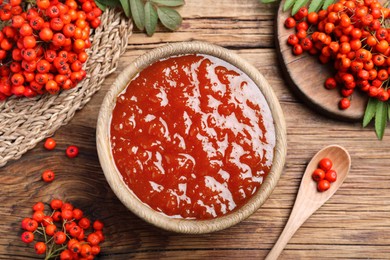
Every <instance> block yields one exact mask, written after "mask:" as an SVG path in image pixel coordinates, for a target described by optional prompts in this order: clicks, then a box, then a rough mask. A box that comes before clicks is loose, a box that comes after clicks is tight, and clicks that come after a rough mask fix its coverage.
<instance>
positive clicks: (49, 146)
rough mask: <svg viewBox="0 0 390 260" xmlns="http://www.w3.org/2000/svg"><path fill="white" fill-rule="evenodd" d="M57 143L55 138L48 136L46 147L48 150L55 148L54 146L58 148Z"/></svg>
mask: <svg viewBox="0 0 390 260" xmlns="http://www.w3.org/2000/svg"><path fill="white" fill-rule="evenodd" d="M56 145H57V143H56V141H55V140H54V139H53V138H47V139H46V141H45V144H44V147H45V148H46V150H49V151H51V150H54V148H56Z"/></svg>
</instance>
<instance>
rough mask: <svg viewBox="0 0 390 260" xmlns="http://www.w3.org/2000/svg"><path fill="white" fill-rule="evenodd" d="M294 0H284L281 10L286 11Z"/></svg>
mask: <svg viewBox="0 0 390 260" xmlns="http://www.w3.org/2000/svg"><path fill="white" fill-rule="evenodd" d="M294 3H295V0H286V2H284V5H283V12H286V11H287V10H289V9H291V7H292V6H293V5H294Z"/></svg>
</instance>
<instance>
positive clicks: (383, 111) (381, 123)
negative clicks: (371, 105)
mask: <svg viewBox="0 0 390 260" xmlns="http://www.w3.org/2000/svg"><path fill="white" fill-rule="evenodd" d="M387 110H388V106H387V104H386V103H385V102H378V104H377V105H376V113H375V132H376V135H377V137H378V139H379V140H382V138H383V134H384V133H385V129H386V125H387V117H388V114H387V113H388V111H387Z"/></svg>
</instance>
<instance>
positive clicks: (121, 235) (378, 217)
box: [0, 0, 390, 260]
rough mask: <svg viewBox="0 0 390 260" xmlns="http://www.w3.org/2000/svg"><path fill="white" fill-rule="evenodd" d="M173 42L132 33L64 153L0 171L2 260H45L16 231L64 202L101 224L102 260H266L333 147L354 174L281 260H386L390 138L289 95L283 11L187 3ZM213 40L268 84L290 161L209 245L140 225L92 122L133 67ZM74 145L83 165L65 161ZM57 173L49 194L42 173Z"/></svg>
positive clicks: (64, 141) (250, 1)
mask: <svg viewBox="0 0 390 260" xmlns="http://www.w3.org/2000/svg"><path fill="white" fill-rule="evenodd" d="M180 12H181V13H182V14H183V16H184V25H183V27H182V28H180V29H179V31H177V32H173V33H166V32H163V31H162V30H161V29H160V30H159V31H158V32H157V34H156V35H155V36H153V37H152V38H148V37H146V36H145V35H144V34H143V33H135V35H133V36H132V37H131V38H130V41H129V46H128V49H127V52H126V53H125V54H124V55H123V56H122V57H121V60H120V64H119V67H118V70H117V72H115V73H114V74H113V75H111V76H110V77H108V78H107V80H106V81H105V83H104V85H103V86H102V89H101V90H100V91H99V92H98V93H97V94H96V95H95V96H94V97H93V98H92V100H91V102H90V103H89V104H88V105H86V107H85V108H84V109H83V110H82V111H80V112H78V113H77V114H76V116H75V117H74V119H73V120H72V121H71V123H70V124H69V125H67V126H64V127H62V128H61V129H60V130H59V131H58V132H57V133H56V134H55V135H54V137H55V139H56V140H57V143H58V148H56V150H54V151H52V152H48V151H45V150H44V148H43V144H42V143H40V144H39V145H38V146H37V147H36V148H34V149H33V150H31V151H29V152H28V153H27V154H25V155H24V156H23V157H22V158H21V159H20V160H18V161H16V162H11V163H10V164H9V165H7V166H6V167H4V168H1V169H0V259H16V260H19V259H20V260H22V259H23V260H27V259H40V258H38V257H37V256H36V255H35V253H33V251H34V250H33V248H32V245H29V246H26V245H25V244H23V243H22V242H21V241H20V239H19V236H20V234H21V233H22V232H21V229H20V221H21V220H22V219H23V218H24V217H25V216H28V215H29V214H31V206H32V205H33V203H35V202H37V201H40V200H42V201H45V202H47V201H49V200H50V199H51V198H53V197H60V198H62V199H64V200H67V201H70V202H73V203H74V204H75V205H77V206H78V207H80V208H82V209H84V210H85V212H86V214H87V215H89V216H90V217H91V218H92V219H96V218H99V219H102V220H103V221H104V222H105V224H106V228H105V234H106V241H105V242H104V243H103V244H102V254H101V257H100V259H114V260H116V259H118V260H122V259H263V258H264V257H265V256H266V255H267V253H268V252H269V250H270V249H271V248H272V246H273V244H274V243H275V242H276V240H277V237H278V236H279V234H280V233H281V232H282V229H283V227H284V225H285V224H286V222H287V218H288V216H289V214H290V211H291V208H292V206H293V204H294V200H295V196H296V194H297V190H298V187H299V184H300V181H301V177H302V174H303V172H304V170H305V168H306V164H307V163H308V161H309V160H310V158H311V157H312V156H313V155H314V154H315V153H316V152H317V151H318V150H319V149H321V148H322V147H324V146H327V145H329V144H339V145H342V146H344V147H345V148H346V149H347V150H348V151H349V152H350V154H351V159H352V167H351V171H350V173H349V175H348V178H347V179H346V180H345V182H344V184H343V185H342V186H341V188H340V189H339V190H338V191H337V193H336V194H335V195H334V196H333V197H332V198H331V199H330V200H329V201H328V202H327V203H326V204H325V205H324V206H323V207H321V208H320V209H319V210H318V211H317V212H316V213H315V214H313V215H312V216H311V217H310V218H309V219H308V220H307V221H306V222H305V223H304V225H303V226H302V227H301V228H300V229H299V230H298V231H297V233H295V235H294V237H293V238H292V239H291V240H290V242H289V244H288V245H287V247H286V249H285V250H284V251H283V254H282V255H281V257H280V259H337V258H338V259H359V258H360V259H368V258H370V259H388V258H389V255H390V204H389V201H390V177H389V174H390V173H389V168H390V153H389V151H390V131H389V129H387V131H386V133H385V136H384V138H383V141H378V140H377V139H376V136H375V133H374V131H373V126H372V125H370V126H369V127H368V128H365V129H362V127H361V123H360V122H356V123H346V122H340V121H336V120H332V119H330V118H327V117H323V116H322V115H321V114H319V113H318V112H317V111H315V110H311V109H310V108H308V107H307V106H306V105H305V104H303V103H302V101H301V100H300V99H298V98H297V96H296V95H294V94H293V93H291V90H290V89H289V88H288V87H287V85H286V82H285V81H284V79H283V76H282V74H281V70H280V66H279V63H278V60H277V55H276V50H275V47H274V33H273V32H274V27H273V24H274V22H275V20H274V17H275V16H276V12H277V6H271V5H261V4H259V3H258V1H257V0H225V1H213V6H212V8H210V1H208V0H199V1H193V0H189V1H187V3H186V5H185V6H184V7H183V8H181V10H180ZM191 39H196V40H207V41H209V42H212V43H216V44H219V45H222V46H224V47H227V48H229V49H233V51H234V52H235V53H237V54H239V55H240V56H241V57H243V58H244V59H246V60H247V61H248V62H250V63H251V64H252V65H254V66H255V67H256V68H257V69H259V71H260V72H261V73H262V74H263V75H264V76H265V78H266V79H267V81H268V82H269V83H270V85H271V86H272V87H273V89H274V91H275V93H276V96H277V97H278V99H279V101H280V102H281V106H282V109H283V112H284V115H285V119H286V125H287V143H288V151H287V159H286V165H285V168H284V172H283V174H282V176H281V178H280V180H279V182H278V185H277V187H276V188H275V190H274V191H273V193H272V194H271V196H270V198H269V199H268V200H267V201H266V203H265V204H264V205H263V206H262V207H261V209H260V210H258V211H257V212H256V213H255V214H253V215H252V216H251V217H250V218H248V219H247V220H245V221H243V222H241V223H240V224H238V225H236V226H234V227H232V228H229V229H227V230H224V231H220V232H217V233H212V234H207V235H180V234H175V233H170V232H166V231H162V230H161V229H158V228H155V227H153V226H152V225H150V224H147V223H146V222H144V221H142V220H141V219H139V218H138V217H136V216H135V215H134V214H132V213H131V212H130V211H128V210H127V209H126V207H124V206H123V205H122V203H121V202H120V201H119V200H118V199H117V198H116V196H115V195H114V193H113V192H112V190H111V189H110V187H109V185H108V183H107V181H106V180H105V177H104V174H103V172H102V170H101V168H100V165H99V161H98V157H97V153H96V142H95V132H96V120H97V115H98V111H99V108H100V105H101V103H102V100H103V97H104V95H105V94H106V92H107V90H108V89H110V88H111V86H112V84H113V82H114V80H115V78H116V77H117V76H118V74H119V73H120V72H121V71H123V70H124V68H125V67H126V66H128V65H129V64H130V63H131V62H132V61H133V60H134V59H135V58H136V57H138V56H139V55H141V54H143V53H145V52H146V51H147V50H150V49H151V48H154V47H157V46H161V45H162V44H164V43H166V42H177V41H181V40H191ZM69 144H77V145H79V147H80V155H79V157H77V158H75V159H73V160H71V159H68V158H66V157H65V156H64V153H65V152H64V151H65V149H66V146H67V145H69ZM49 168H51V169H53V170H54V171H56V173H57V178H56V180H55V181H54V182H53V183H51V184H45V183H43V182H42V181H41V180H40V174H41V172H42V171H43V170H45V169H49Z"/></svg>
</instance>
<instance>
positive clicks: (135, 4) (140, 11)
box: [130, 0, 145, 30]
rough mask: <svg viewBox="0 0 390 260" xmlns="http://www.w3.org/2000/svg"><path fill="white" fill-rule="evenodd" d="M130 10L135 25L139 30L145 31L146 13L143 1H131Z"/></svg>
mask: <svg viewBox="0 0 390 260" xmlns="http://www.w3.org/2000/svg"><path fill="white" fill-rule="evenodd" d="M130 10H131V15H132V17H133V20H134V23H135V25H136V26H137V28H138V29H140V30H143V29H144V27H145V11H144V5H143V4H142V2H141V0H130Z"/></svg>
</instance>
